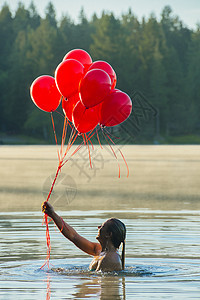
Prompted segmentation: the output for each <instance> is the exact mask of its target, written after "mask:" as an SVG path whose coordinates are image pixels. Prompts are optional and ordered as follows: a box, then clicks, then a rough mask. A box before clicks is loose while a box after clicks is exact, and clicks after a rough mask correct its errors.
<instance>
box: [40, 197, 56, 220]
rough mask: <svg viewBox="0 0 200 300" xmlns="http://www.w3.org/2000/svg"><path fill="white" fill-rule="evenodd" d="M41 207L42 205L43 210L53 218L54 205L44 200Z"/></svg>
mask: <svg viewBox="0 0 200 300" xmlns="http://www.w3.org/2000/svg"><path fill="white" fill-rule="evenodd" d="M41 207H42V212H43V213H45V214H47V215H48V216H49V217H50V218H52V216H53V214H54V209H53V206H52V205H51V204H50V203H49V202H48V201H44V202H43V203H42V205H41Z"/></svg>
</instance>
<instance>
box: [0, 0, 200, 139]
mask: <svg viewBox="0 0 200 300" xmlns="http://www.w3.org/2000/svg"><path fill="white" fill-rule="evenodd" d="M75 48H81V49H84V50H86V51H88V52H89V53H90V55H91V57H92V59H93V61H95V60H105V61H107V62H108V63H110V64H111V65H112V67H113V68H114V70H115V72H116V74H117V86H116V87H117V88H118V89H121V90H122V91H124V92H126V93H127V94H128V95H129V96H130V97H131V99H132V101H133V111H132V114H131V115H130V117H129V119H128V120H127V121H126V122H124V123H123V124H122V125H119V126H117V127H116V129H115V130H114V128H113V130H112V128H110V129H109V128H108V130H110V132H112V134H113V135H116V136H119V137H120V138H121V141H120V142H121V143H130V144H131V143H159V144H162V143H166V144H168V143H169V144H170V143H172V144H173V143H179V144H181V143H183V144H187V143H188V144H189V143H191V144H195V143H196V144H199V143H200V134H199V132H200V25H198V24H197V25H196V29H189V28H188V27H187V26H186V25H184V23H183V22H182V21H181V20H180V18H179V17H178V16H175V15H174V14H173V11H172V8H171V7H170V6H165V7H164V8H163V10H162V13H161V15H160V17H159V18H156V16H155V15H154V14H153V13H152V14H151V15H150V16H149V17H148V18H142V19H141V20H139V19H138V18H137V17H136V16H135V14H134V11H132V10H131V9H128V10H127V13H125V14H122V15H121V16H120V17H115V15H114V14H113V13H112V12H105V11H103V12H102V14H101V16H99V17H98V16H97V15H96V14H95V13H94V15H93V16H92V17H91V18H90V19H88V18H87V17H86V14H85V12H84V9H83V8H81V9H80V14H79V20H78V22H75V21H73V20H72V19H71V17H70V11H69V12H68V11H66V12H65V14H63V16H62V17H61V18H60V20H57V17H56V13H55V8H54V6H53V4H52V3H51V2H49V4H48V5H47V6H46V9H45V15H44V17H41V16H40V15H39V14H38V12H37V8H36V7H35V5H34V2H32V3H31V4H30V6H29V7H28V8H25V6H24V4H23V3H22V2H20V3H19V4H18V7H17V9H16V11H15V13H11V10H10V8H9V6H8V5H7V4H4V6H3V7H2V9H1V11H0V143H1V144H4V143H5V144H6V143H24V144H26V143H27V144H28V143H41V144H42V143H53V142H54V140H53V133H52V125H51V120H50V116H49V113H45V112H43V111H41V110H39V109H38V108H37V107H36V106H35V105H34V104H33V102H32V100H31V97H30V85H31V83H32V82H33V80H34V79H35V78H36V77H38V76H40V75H44V74H46V75H51V76H54V72H55V69H56V67H57V65H58V64H59V63H60V62H61V61H62V59H63V57H64V56H65V54H66V53H67V52H68V51H70V50H72V49H75ZM61 114H62V108H59V113H56V112H54V117H55V124H56V129H57V130H58V132H59V131H61V129H62V122H63V121H62V120H63V117H62V115H61Z"/></svg>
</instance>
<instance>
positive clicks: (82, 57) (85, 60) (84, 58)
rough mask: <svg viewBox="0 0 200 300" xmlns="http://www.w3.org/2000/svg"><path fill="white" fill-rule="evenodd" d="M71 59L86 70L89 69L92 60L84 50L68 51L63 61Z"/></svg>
mask: <svg viewBox="0 0 200 300" xmlns="http://www.w3.org/2000/svg"><path fill="white" fill-rule="evenodd" d="M69 58H73V59H76V60H78V61H79V62H80V63H82V65H84V67H85V68H86V69H88V68H89V66H90V65H91V63H92V58H91V56H90V55H89V53H87V52H86V51H85V50H82V49H74V50H71V51H69V52H68V53H67V54H66V55H65V56H64V58H63V60H66V59H69Z"/></svg>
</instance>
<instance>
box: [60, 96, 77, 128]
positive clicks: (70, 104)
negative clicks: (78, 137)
mask: <svg viewBox="0 0 200 300" xmlns="http://www.w3.org/2000/svg"><path fill="white" fill-rule="evenodd" d="M78 101H80V97H79V93H77V94H75V95H73V96H71V97H70V98H68V99H66V100H65V99H64V98H63V100H62V108H63V111H64V113H65V115H66V117H67V119H68V120H69V121H70V122H72V112H73V109H74V107H75V106H76V103H77V102H78Z"/></svg>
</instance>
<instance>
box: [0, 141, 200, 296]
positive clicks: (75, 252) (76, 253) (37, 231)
mask: <svg viewBox="0 0 200 300" xmlns="http://www.w3.org/2000/svg"><path fill="white" fill-rule="evenodd" d="M172 149H173V151H172ZM30 150H31V151H30ZM47 150H48V151H47ZM199 150H200V147H196V146H194V147H192V146H190V147H189V148H188V147H187V146H186V147H183V148H179V147H174V148H171V147H166V148H165V147H160V148H159V147H155V146H153V147H152V148H151V147H148V146H147V147H146V146H140V147H139V146H138V147H131V148H129V149H128V150H127V155H126V159H127V162H128V163H129V169H130V176H129V178H128V179H127V178H123V177H122V178H120V179H119V178H117V176H115V175H116V173H117V172H118V171H117V167H116V161H115V160H114V159H113V160H109V162H108V163H107V164H105V165H104V168H102V170H101V171H98V172H97V174H96V175H95V177H94V178H93V179H92V180H91V181H89V182H88V179H87V180H86V178H83V177H81V176H80V177H78V175H77V174H76V173H75V171H76V170H75V168H74V165H73V166H71V165H69V166H68V168H66V170H70V176H71V177H65V178H67V179H68V180H72V179H74V181H73V180H72V181H71V185H70V186H66V184H64V189H66V188H67V192H68V194H67V195H68V196H69V191H72V193H71V194H70V195H71V196H70V197H71V200H72V198H73V201H71V202H70V201H69V200H70V197H67V196H66V194H65V197H64V199H61V198H62V197H61V196H63V195H64V194H63V191H62V192H61V193H60V192H59V191H60V189H61V187H62V184H59V185H58V186H57V187H56V191H55V193H54V195H53V196H52V198H51V199H50V201H51V203H53V204H55V208H56V210H57V211H58V213H59V214H60V215H61V216H62V217H63V219H64V220H65V221H67V222H68V223H69V224H70V225H72V226H73V227H74V228H75V229H76V230H77V231H78V232H79V233H80V234H82V235H83V236H85V237H86V238H88V239H89V240H91V241H95V236H96V234H97V226H98V225H100V224H102V222H104V221H105V220H106V219H108V218H110V217H112V216H113V217H117V218H119V219H121V220H122V221H123V222H124V223H125V224H126V227H127V239H126V261H125V270H124V271H122V272H119V273H116V272H114V273H101V272H97V273H96V272H91V271H89V270H88V266H89V263H90V262H91V260H92V257H90V256H88V255H87V254H84V253H83V252H82V251H81V250H79V249H78V248H76V247H75V246H74V245H73V244H72V243H70V242H69V241H68V240H67V239H66V238H64V237H63V236H62V234H61V233H60V232H59V231H58V230H57V228H56V227H55V226H54V225H53V224H52V223H50V225H49V226H50V236H51V246H52V249H51V260H50V262H51V264H50V269H49V270H48V268H44V269H41V266H42V265H43V263H44V261H45V258H46V237H45V225H42V218H43V214H42V213H41V212H40V211H39V210H40V204H41V202H42V201H44V199H45V195H46V194H45V192H46V189H47V190H48V188H49V187H48V180H46V178H47V179H49V177H48V176H50V175H52V174H53V173H54V171H55V169H56V166H57V159H56V157H54V154H53V153H55V152H56V151H55V148H51V147H50V148H48V147H46V148H45V147H41V148H40V147H38V148H34V147H2V148H0V160H1V165H0V175H1V182H0V207H1V212H0V299H3V300H4V299H5V300H7V299H20V300H25V299H26V300H27V299H28V300H31V299H37V300H38V299H108V300H109V299H111V300H112V299H122V300H124V299H199V298H200V201H199V200H200V198H199V178H200V177H199V176H198V175H199V172H200V171H199V169H200V168H199V166H200V151H199ZM124 152H126V149H124ZM44 154H45V155H44ZM47 154H48V155H47ZM158 154H159V155H158ZM109 155H110V154H109ZM79 163H81V161H79ZM106 168H107V169H106ZM111 169H112V170H111ZM122 171H123V169H122ZM131 171H132V172H131ZM73 172H74V173H73ZM124 173H125V172H124ZM50 177H51V176H50ZM50 179H52V178H50ZM62 182H63V181H62V180H61V181H60V183H62ZM74 182H75V183H76V185H75V186H76V189H75V188H74V186H73V184H74ZM72 188H73V189H72ZM74 191H75V192H74ZM73 192H74V193H73ZM53 197H54V198H53ZM94 208H95V209H94ZM120 251H121V249H120Z"/></svg>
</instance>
